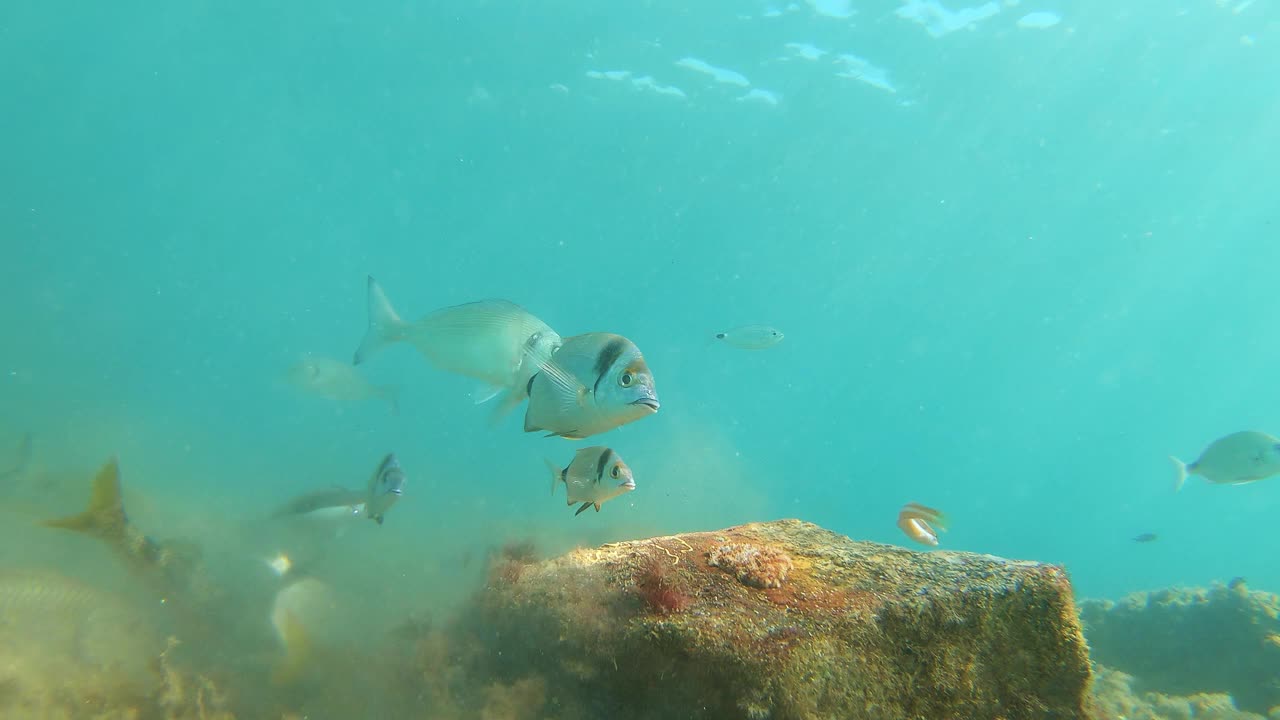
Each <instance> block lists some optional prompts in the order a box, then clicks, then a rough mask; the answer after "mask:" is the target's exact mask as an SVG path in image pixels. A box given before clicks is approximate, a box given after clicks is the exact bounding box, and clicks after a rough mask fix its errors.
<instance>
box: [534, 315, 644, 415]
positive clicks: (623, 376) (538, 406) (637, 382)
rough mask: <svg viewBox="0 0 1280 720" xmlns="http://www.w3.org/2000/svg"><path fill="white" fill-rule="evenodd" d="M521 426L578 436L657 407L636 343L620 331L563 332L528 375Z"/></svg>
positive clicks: (642, 358)
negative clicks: (556, 344)
mask: <svg viewBox="0 0 1280 720" xmlns="http://www.w3.org/2000/svg"><path fill="white" fill-rule="evenodd" d="M528 395H529V407H528V409H527V410H526V411H525V416H524V430H525V432H536V431H539V430H541V431H545V432H546V433H547V436H548V437H550V436H553V435H559V436H560V437H564V438H569V439H574V440H577V439H581V438H585V437H590V436H591V435H596V434H598V433H602V432H605V431H607V430H612V429H614V428H616V427H619V426H621V425H625V424H627V423H629V422H634V421H636V420H639V419H640V418H642V417H646V416H648V415H652V414H654V413H656V412H658V408H659V407H660V404H659V402H658V393H657V390H656V389H655V387H654V380H653V373H652V372H650V371H649V366H648V364H646V363H645V360H644V356H643V355H642V354H641V353H640V348H638V347H636V345H635V343H633V342H631V341H630V340H628V339H627V338H625V337H622V336H621V335H614V334H613V333H586V334H583V335H574V336H573V337H570V338H566V339H565V340H564V344H563V345H561V347H560V349H559V350H557V351H556V353H555V355H553V356H552V357H551V359H550V360H549V361H546V362H544V363H543V364H542V367H541V371H540V372H538V373H537V374H536V375H534V376H533V377H532V378H531V379H530V380H529V388H528Z"/></svg>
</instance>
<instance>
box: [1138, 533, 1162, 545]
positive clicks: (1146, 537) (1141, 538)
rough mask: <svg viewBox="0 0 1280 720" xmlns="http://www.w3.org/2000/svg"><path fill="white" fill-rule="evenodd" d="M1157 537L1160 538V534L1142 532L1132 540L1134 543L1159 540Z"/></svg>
mask: <svg viewBox="0 0 1280 720" xmlns="http://www.w3.org/2000/svg"><path fill="white" fill-rule="evenodd" d="M1159 539H1160V536H1159V535H1156V534H1155V533H1142V534H1141V535H1138V536H1137V537H1135V538H1134V539H1133V541H1134V542H1136V543H1149V542H1155V541H1156V540H1159Z"/></svg>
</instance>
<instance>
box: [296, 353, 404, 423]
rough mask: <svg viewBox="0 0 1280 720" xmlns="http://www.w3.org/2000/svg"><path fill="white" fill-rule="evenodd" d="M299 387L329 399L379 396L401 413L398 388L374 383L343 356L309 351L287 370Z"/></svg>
mask: <svg viewBox="0 0 1280 720" xmlns="http://www.w3.org/2000/svg"><path fill="white" fill-rule="evenodd" d="M285 376H286V378H287V379H288V380H289V382H290V383H291V384H292V385H293V386H294V387H297V388H298V389H300V390H302V391H304V392H307V393H310V394H312V395H317V396H319V397H322V398H325V399H328V400H337V401H341V402H358V401H361V400H370V399H378V400H382V401H384V402H386V403H387V404H388V405H390V406H391V413H392V414H393V415H396V414H399V413H400V400H399V394H400V393H399V389H398V388H396V387H395V386H392V385H374V384H373V383H371V382H369V381H368V380H366V379H365V377H364V375H362V374H360V371H359V370H357V369H356V367H355V366H354V365H349V364H347V363H344V362H342V361H340V360H334V359H333V358H328V357H322V356H318V355H307V356H306V357H304V358H303V359H302V360H300V361H298V362H297V363H294V364H293V365H291V366H290V367H289V369H288V370H287V371H286V373H285Z"/></svg>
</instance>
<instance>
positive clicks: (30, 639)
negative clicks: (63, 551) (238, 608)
mask: <svg viewBox="0 0 1280 720" xmlns="http://www.w3.org/2000/svg"><path fill="white" fill-rule="evenodd" d="M0 617H2V618H4V621H3V622H0V648H3V653H4V665H5V671H4V674H5V681H4V686H5V688H6V690H7V691H12V690H17V691H18V695H17V697H16V698H15V697H14V695H13V694H12V693H11V692H7V693H6V697H5V698H4V700H3V701H0V707H3V708H4V709H5V710H7V711H8V712H4V711H0V715H3V716H4V717H52V716H58V715H62V713H51V712H50V714H46V713H35V714H34V715H32V714H28V713H24V712H22V711H21V710H20V709H19V707H20V705H18V706H15V705H14V704H13V703H14V701H15V700H21V699H22V695H24V694H25V693H24V692H23V689H24V688H23V686H24V685H25V684H26V683H24V682H23V680H24V679H25V680H27V681H28V682H32V684H31V685H26V687H27V688H28V690H27V692H30V689H34V688H36V687H40V686H41V685H44V684H45V683H53V682H56V683H57V686H58V687H59V688H65V690H67V691H73V692H74V695H75V696H78V697H84V698H86V702H87V698H88V697H89V696H91V695H94V694H96V693H103V694H108V693H119V692H122V691H123V690H125V689H126V687H127V688H128V689H129V690H136V691H139V692H142V693H146V692H150V690H151V688H153V687H154V684H155V682H156V680H157V678H156V676H155V675H154V673H153V668H154V665H153V663H154V661H155V659H156V657H157V656H159V655H160V653H161V652H162V651H163V650H164V647H165V643H164V636H165V635H166V634H167V633H168V631H169V630H170V628H171V626H170V625H169V623H168V622H167V616H166V614H165V613H161V612H157V609H156V608H154V607H153V606H152V605H151V604H150V603H146V602H139V598H138V597H137V596H135V595H134V594H132V593H116V592H112V591H109V590H106V589H105V588H103V587H101V586H99V585H97V584H91V583H88V582H86V581H84V580H83V579H79V578H76V577H73V576H71V575H66V574H63V573H60V572H57V571H54V570H52V569H49V568H42V569H19V568H10V567H6V568H4V569H0ZM33 681H34V682H33ZM35 682H39V684H38V685H37V684H35ZM42 705H43V703H42ZM50 710H51V708H50ZM10 713H13V714H12V715H10ZM74 715H75V713H74V712H72V713H71V715H70V716H74Z"/></svg>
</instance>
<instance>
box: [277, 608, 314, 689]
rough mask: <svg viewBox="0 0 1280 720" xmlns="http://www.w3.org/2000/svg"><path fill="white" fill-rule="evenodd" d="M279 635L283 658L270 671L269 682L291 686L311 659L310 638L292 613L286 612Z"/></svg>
mask: <svg viewBox="0 0 1280 720" xmlns="http://www.w3.org/2000/svg"><path fill="white" fill-rule="evenodd" d="M281 625H282V627H281V628H280V634H281V636H282V639H283V640H284V657H282V658H280V659H279V660H278V661H277V662H276V664H275V667H273V668H272V669H271V682H272V684H274V685H277V686H279V685H291V684H293V683H294V682H296V681H297V680H298V678H299V677H301V676H302V673H303V671H304V670H306V667H307V661H308V660H310V659H311V638H310V636H308V635H307V629H306V628H305V627H303V626H302V623H301V622H299V621H298V618H297V617H295V616H294V614H293V612H292V611H290V610H286V611H285V612H284V619H283V622H281Z"/></svg>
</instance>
